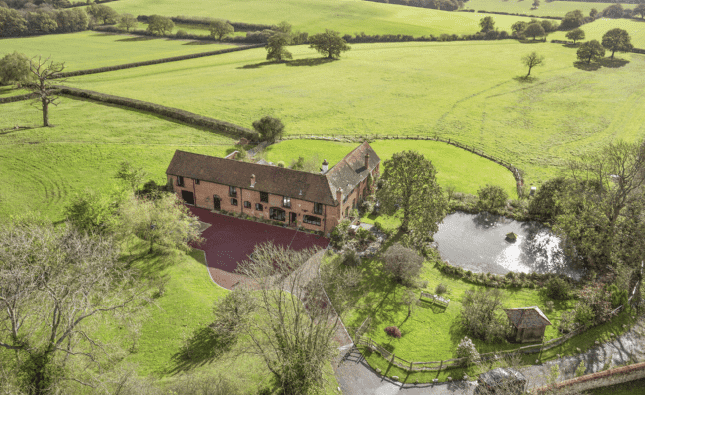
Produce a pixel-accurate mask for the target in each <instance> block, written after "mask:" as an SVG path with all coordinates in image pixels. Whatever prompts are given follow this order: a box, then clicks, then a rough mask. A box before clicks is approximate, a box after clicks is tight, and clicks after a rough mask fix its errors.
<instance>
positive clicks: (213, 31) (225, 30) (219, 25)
mask: <svg viewBox="0 0 721 447" xmlns="http://www.w3.org/2000/svg"><path fill="white" fill-rule="evenodd" d="M234 32H235V28H233V25H231V24H230V22H228V21H227V20H226V21H225V22H224V21H222V20H214V21H213V22H211V23H210V37H212V38H213V39H218V40H223V39H225V38H226V37H229V36H230V35H232V34H233V33H234Z"/></svg>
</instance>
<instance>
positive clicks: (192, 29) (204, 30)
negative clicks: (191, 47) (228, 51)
mask: <svg viewBox="0 0 721 447" xmlns="http://www.w3.org/2000/svg"><path fill="white" fill-rule="evenodd" d="M137 29H142V30H147V29H148V24H147V23H143V22H138V28H137ZM180 30H183V31H186V32H187V33H188V34H195V35H198V36H210V28H209V27H208V26H206V25H190V24H185V23H176V24H175V26H174V27H173V31H172V32H171V33H172V34H175V33H177V32H178V31H180ZM246 34H247V33H246V32H244V31H236V32H234V33H233V37H241V36H245V35H246ZM203 43H204V44H205V41H203Z"/></svg>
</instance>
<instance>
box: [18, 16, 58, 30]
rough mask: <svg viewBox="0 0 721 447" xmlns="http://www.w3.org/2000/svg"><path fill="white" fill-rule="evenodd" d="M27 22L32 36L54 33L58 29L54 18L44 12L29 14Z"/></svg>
mask: <svg viewBox="0 0 721 447" xmlns="http://www.w3.org/2000/svg"><path fill="white" fill-rule="evenodd" d="M26 20H27V21H28V31H29V32H30V33H31V34H48V33H52V32H53V31H55V29H56V28H57V27H58V24H57V22H55V20H54V19H53V16H51V15H50V14H48V13H47V12H44V11H40V12H29V13H28V14H27V16H26Z"/></svg>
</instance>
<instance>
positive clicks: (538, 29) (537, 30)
mask: <svg viewBox="0 0 721 447" xmlns="http://www.w3.org/2000/svg"><path fill="white" fill-rule="evenodd" d="M523 34H524V35H525V36H526V37H533V40H536V37H544V36H545V35H546V31H545V30H544V29H543V26H541V24H540V23H531V24H530V25H528V26H527V27H526V29H525V30H524V31H523Z"/></svg>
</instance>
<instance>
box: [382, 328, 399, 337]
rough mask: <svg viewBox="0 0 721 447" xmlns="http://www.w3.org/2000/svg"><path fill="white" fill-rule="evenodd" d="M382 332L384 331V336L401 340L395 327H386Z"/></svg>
mask: <svg viewBox="0 0 721 447" xmlns="http://www.w3.org/2000/svg"><path fill="white" fill-rule="evenodd" d="M384 330H385V331H386V334H388V335H390V336H391V337H394V338H401V330H400V329H398V328H397V327H395V326H388V327H387V328H385V329H384Z"/></svg>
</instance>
